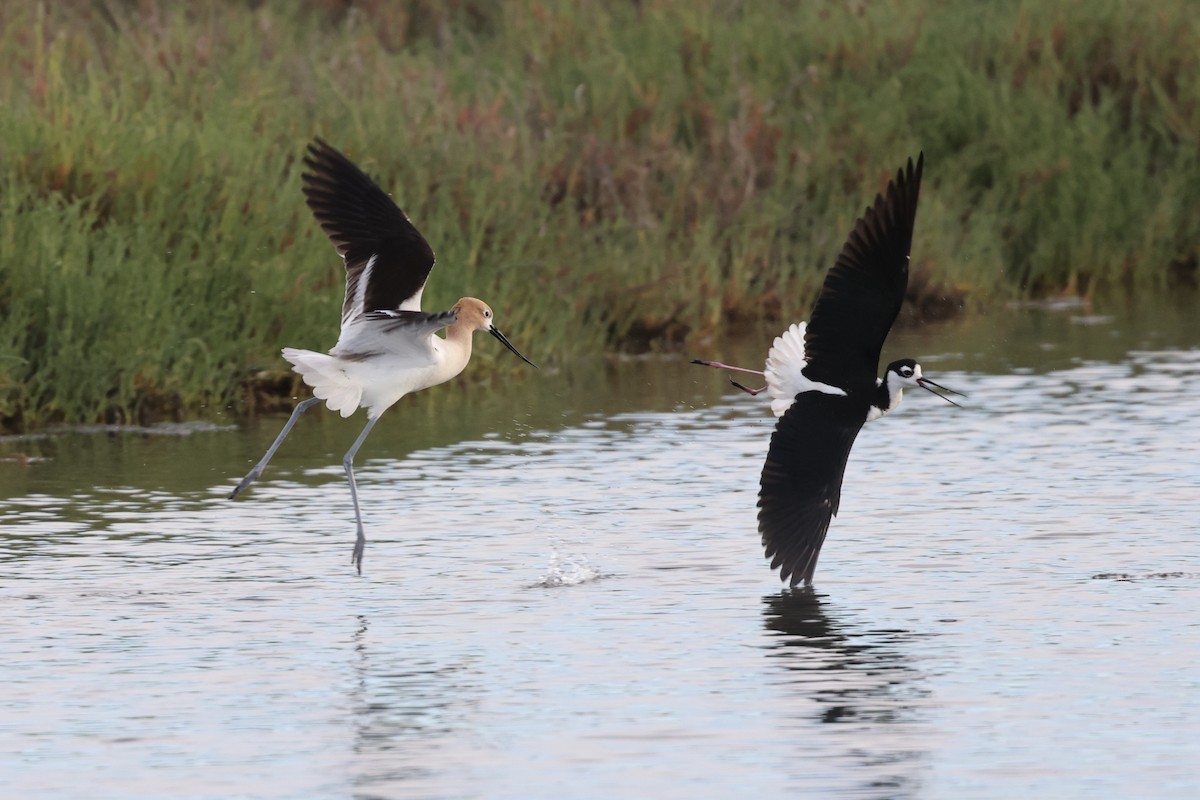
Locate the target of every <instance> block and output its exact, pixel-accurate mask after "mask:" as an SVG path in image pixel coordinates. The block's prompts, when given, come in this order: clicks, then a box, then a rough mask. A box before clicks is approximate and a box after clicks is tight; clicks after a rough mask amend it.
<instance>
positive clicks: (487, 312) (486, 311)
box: [483, 308, 492, 319]
mask: <svg viewBox="0 0 1200 800" xmlns="http://www.w3.org/2000/svg"><path fill="white" fill-rule="evenodd" d="M490 316H492V310H491V309H490V308H485V309H484V310H483V318H484V319H487V318H488V317H490Z"/></svg>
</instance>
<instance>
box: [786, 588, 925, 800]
mask: <svg viewBox="0 0 1200 800" xmlns="http://www.w3.org/2000/svg"><path fill="white" fill-rule="evenodd" d="M763 624H764V626H765V628H766V631H767V634H768V637H769V638H768V643H767V644H766V645H765V648H766V656H767V658H768V659H769V660H771V661H772V662H773V663H774V664H775V666H777V667H779V669H780V671H781V674H782V677H783V685H784V686H786V687H787V688H789V689H791V690H794V693H793V694H792V697H793V698H794V699H799V700H801V701H803V702H801V703H800V704H799V705H791V704H786V703H784V704H781V706H780V707H781V708H783V709H799V710H801V711H802V713H801V714H800V715H799V717H798V718H795V719H794V720H784V721H782V724H783V725H784V726H785V727H789V728H795V729H798V731H797V732H798V737H797V741H798V743H799V742H803V745H802V748H803V749H804V751H805V756H806V758H805V759H804V761H808V760H809V759H811V758H813V757H816V756H818V755H820V757H821V758H828V759H831V760H832V761H834V762H837V763H841V764H843V765H844V766H845V767H846V768H847V769H850V768H853V769H854V770H855V771H856V774H858V773H860V772H861V777H862V778H863V779H864V781H865V782H866V784H867V788H868V789H869V790H870V791H869V794H870V792H873V791H874V790H878V791H880V792H882V794H880V795H879V796H880V797H895V796H903V795H905V794H907V793H908V792H909V791H912V790H915V789H916V788H917V782H918V775H919V773H920V771H921V769H922V766H923V764H924V762H925V761H926V756H927V751H928V748H926V747H924V746H922V739H923V737H924V734H925V733H926V726H925V725H924V724H923V722H922V715H921V713H920V710H921V707H922V706H923V705H924V704H925V703H926V702H927V698H928V697H929V691H928V690H927V689H925V688H923V686H922V684H923V683H924V677H923V676H922V675H921V674H920V673H919V672H918V671H917V670H916V669H915V668H914V667H913V666H912V664H911V663H910V658H909V656H908V655H907V654H906V649H909V646H910V645H911V644H912V640H913V638H914V634H913V633H911V632H909V631H904V630H885V629H870V628H866V627H864V626H863V625H861V624H860V623H859V622H858V621H856V620H854V619H852V615H850V614H848V613H846V611H845V610H843V609H839V608H837V607H836V606H834V605H833V604H831V603H829V602H828V601H827V600H826V599H825V598H824V596H821V595H818V594H817V593H816V592H815V591H813V589H812V588H811V587H806V588H803V589H791V590H785V591H783V592H781V593H779V594H770V595H767V596H765V597H764V598H763ZM814 705H815V709H814ZM814 711H815V713H814ZM814 720H815V721H816V722H817V723H818V725H817V726H816V728H815V729H814V726H813V724H812V723H813V722H814ZM824 723H836V725H833V726H827V725H825V724H824ZM813 738H815V739H817V740H818V741H819V742H820V746H817V747H815V748H814V747H813V742H812V741H809V740H810V739H813ZM829 765H830V762H829V761H826V762H825V766H826V767H828V766H829ZM798 768H799V769H800V770H804V769H805V765H804V763H803V761H802V762H801V763H799V764H798Z"/></svg>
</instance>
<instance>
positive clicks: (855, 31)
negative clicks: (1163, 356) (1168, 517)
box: [0, 0, 1200, 429]
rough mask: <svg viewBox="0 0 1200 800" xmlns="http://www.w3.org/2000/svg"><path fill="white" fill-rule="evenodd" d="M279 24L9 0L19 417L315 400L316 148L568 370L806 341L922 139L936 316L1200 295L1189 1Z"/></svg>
mask: <svg viewBox="0 0 1200 800" xmlns="http://www.w3.org/2000/svg"><path fill="white" fill-rule="evenodd" d="M254 5H258V4H251V3H233V2H226V3H216V2H202V3H195V4H187V5H186V7H185V6H184V5H182V4H168V3H159V2H154V0H147V1H145V2H140V3H125V2H117V1H114V2H109V3H98V4H79V5H76V4H50V3H41V4H6V5H4V6H3V7H0V63H2V64H3V65H4V67H3V69H2V71H0V107H2V110H0V181H2V184H0V185H3V187H4V191H3V195H2V196H0V311H2V312H3V314H2V316H0V426H2V427H5V428H8V429H22V428H29V427H36V426H39V425H44V424H47V423H52V422H59V421H65V422H80V421H95V420H109V421H112V420H116V421H135V420H141V421H145V420H153V419H157V418H164V417H171V418H178V417H186V416H197V415H203V414H204V413H205V409H206V408H222V409H225V408H230V409H232V410H234V411H236V412H242V413H245V412H254V411H256V410H262V409H268V408H275V407H279V406H281V405H287V404H288V403H289V401H288V399H287V398H288V396H289V394H290V393H292V392H295V391H298V390H299V387H298V386H297V385H296V383H295V381H294V380H293V379H292V378H291V377H290V376H289V375H288V373H286V371H285V370H284V367H285V366H286V365H285V364H284V362H282V360H281V359H280V357H279V354H278V353H279V348H280V347H281V346H284V345H291V346H299V347H308V348H312V349H322V350H323V349H327V348H328V347H330V346H331V345H332V344H333V342H334V340H335V338H336V333H337V331H336V324H337V319H338V310H339V308H340V302H341V293H342V275H341V266H340V263H339V262H338V260H337V259H336V257H335V256H334V254H333V251H332V248H331V247H330V246H329V244H328V242H327V240H325V238H324V236H323V235H322V234H321V233H320V231H319V230H318V229H317V226H316V225H315V224H314V223H313V222H312V220H311V217H310V215H309V214H308V211H307V209H306V208H305V206H304V205H303V202H302V197H301V195H300V191H299V173H300V164H299V157H300V155H301V153H302V151H303V147H304V145H305V143H306V142H307V141H308V140H310V139H311V137H312V136H313V135H321V136H323V137H325V138H326V139H328V140H329V141H330V142H332V143H333V144H334V145H335V146H337V147H339V148H341V149H343V150H344V151H346V152H347V153H348V154H349V155H350V156H351V157H352V158H353V159H355V160H356V161H357V162H358V163H359V164H360V165H361V166H362V167H363V168H364V169H365V170H366V171H367V172H368V173H370V174H371V175H372V176H374V177H375V178H376V179H377V180H378V181H379V182H380V183H381V185H383V186H384V187H385V189H387V190H388V191H390V192H392V193H393V196H394V197H395V198H396V200H397V201H398V202H399V203H400V205H401V206H402V207H404V208H405V210H406V211H407V212H408V213H409V215H410V216H411V217H412V218H413V220H414V221H415V222H416V224H417V225H418V226H419V227H420V228H421V230H422V231H423V232H424V233H425V235H426V236H427V238H428V239H429V240H430V242H431V243H432V244H433V246H434V249H435V250H436V251H437V253H438V263H439V267H438V268H437V270H436V271H435V273H434V278H433V280H431V282H430V286H429V289H428V291H427V292H426V294H425V301H426V306H427V307H428V308H439V307H440V308H445V307H448V306H449V304H451V303H452V302H453V301H454V300H455V299H456V298H457V297H459V296H460V295H462V294H472V295H477V296H479V297H482V298H484V299H486V300H487V301H488V302H489V303H491V304H492V305H493V307H495V308H496V310H497V313H498V315H499V323H500V325H501V327H502V328H503V329H504V330H505V332H506V333H507V334H508V335H509V336H510V337H511V338H512V339H513V341H514V342H516V343H517V344H518V346H520V347H521V348H522V349H523V350H525V351H526V352H527V353H528V354H529V355H530V356H531V357H532V358H533V359H534V360H535V361H538V362H539V363H545V364H547V365H553V364H554V363H556V362H558V361H561V360H565V359H570V358H575V357H579V356H581V355H597V354H600V353H603V352H606V351H614V350H642V349H657V350H670V349H676V348H680V347H684V346H689V345H691V346H696V345H697V344H698V343H702V342H705V341H708V340H709V339H710V338H713V337H716V336H729V335H732V334H736V332H737V331H738V330H739V329H741V328H742V326H749V325H755V326H757V325H758V324H760V323H763V322H766V323H777V322H780V321H782V320H785V319H800V318H803V317H804V316H805V314H806V311H807V309H808V307H809V306H810V304H811V301H812V298H813V296H814V294H815V292H816V291H817V289H818V288H819V286H820V281H821V280H822V278H823V276H824V272H825V270H826V269H827V268H828V266H829V265H830V263H832V259H833V257H834V255H835V254H836V250H837V248H838V246H839V245H840V243H841V241H842V239H843V238H844V236H845V234H846V232H847V231H848V230H849V228H850V226H851V225H852V224H853V220H854V217H855V216H856V215H857V214H858V213H860V212H861V210H862V208H863V207H864V206H865V205H866V203H867V202H868V201H869V200H870V199H871V197H872V196H873V194H874V192H876V191H878V190H880V189H882V188H883V186H884V185H885V183H886V181H887V179H888V177H889V176H890V175H892V174H894V172H895V170H896V169H897V168H898V167H899V166H900V165H901V163H902V162H903V159H904V158H905V157H907V156H909V155H915V154H916V153H917V152H918V151H919V150H922V149H923V150H924V151H925V153H926V157H927V161H928V163H927V171H926V188H925V190H924V192H923V196H922V209H921V215H920V218H919V221H918V229H917V239H916V242H915V245H914V254H913V255H914V280H913V292H912V297H911V300H912V303H911V305H910V308H911V309H913V312H912V316H915V317H920V316H922V315H926V316H929V315H935V316H936V315H943V314H946V313H954V312H955V311H957V310H960V309H963V308H966V309H970V308H973V307H977V306H980V305H986V304H988V303H994V302H997V301H1000V300H1008V299H1012V298H1014V297H1020V296H1030V295H1033V296H1037V295H1044V294H1055V293H1060V292H1073V293H1077V294H1084V295H1088V294H1092V293H1095V292H1099V291H1120V292H1139V293H1143V294H1145V293H1155V292H1165V291H1167V290H1169V289H1171V288H1172V287H1174V286H1177V285H1179V284H1180V283H1181V282H1183V283H1187V282H1194V281H1195V278H1196V273H1197V261H1198V252H1200V246H1198V244H1197V243H1198V242H1200V212H1198V209H1200V141H1198V138H1200V133H1198V132H1200V51H1198V50H1197V48H1196V47H1195V42H1196V41H1198V40H1200V19H1198V18H1197V16H1196V15H1195V14H1194V13H1193V6H1192V4H1191V3H1190V2H1188V0H1162V2H1154V3H1151V2H1136V1H1134V0H1128V1H1127V2H1120V1H1119V0H1096V1H1094V2H1084V1H1083V0H1062V2H1057V3H1039V2H1034V1H1033V0H1001V1H1000V2H995V3H972V2H952V1H951V0H945V1H944V2H934V1H932V0H931V2H926V3H909V2H902V0H890V1H889V0H880V1H879V2H811V3H791V2H783V0H778V1H777V2H775V1H766V0H764V2H761V3H758V2H756V3H694V2H688V1H687V0H660V1H659V2H652V1H650V0H647V2H643V3H632V2H624V1H621V2H618V0H610V2H594V3H575V2H566V0H544V1H543V2H533V1H532V0H525V1H524V2H512V3H507V2H505V3H501V2H499V0H495V1H494V2H485V0H476V1H474V2H472V0H454V1H453V2H445V3H435V2H432V1H431V0H410V1H409V2H398V3H391V4H388V3H364V4H363V5H362V6H361V7H351V6H349V5H348V4H345V3H340V2H333V0H329V1H328V2H318V3H312V4H309V5H306V6H299V5H296V6H291V5H288V6H285V5H283V4H270V3H266V4H261V6H260V7H257V8H253V7H252V6H254ZM476 361H477V362H478V363H475V364H473V365H472V369H471V370H470V371H469V372H470V374H471V375H474V376H477V377H478V376H486V375H487V374H489V373H491V372H494V371H495V370H513V369H517V368H518V366H517V365H514V364H513V363H512V362H511V360H510V359H508V357H507V354H505V353H502V352H492V349H491V348H479V351H478V352H477V355H476Z"/></svg>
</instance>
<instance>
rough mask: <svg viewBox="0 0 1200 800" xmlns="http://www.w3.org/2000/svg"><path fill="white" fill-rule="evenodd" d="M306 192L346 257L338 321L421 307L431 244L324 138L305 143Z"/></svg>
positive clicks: (313, 209) (309, 204)
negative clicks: (342, 299) (344, 286)
mask: <svg viewBox="0 0 1200 800" xmlns="http://www.w3.org/2000/svg"><path fill="white" fill-rule="evenodd" d="M304 165H305V166H306V167H308V169H309V171H308V172H305V173H304V174H303V175H302V176H301V180H302V182H303V186H304V197H305V199H306V200H307V202H308V207H309V208H311V209H312V212H313V216H314V217H316V219H317V222H318V223H320V225H321V229H322V230H324V231H325V233H326V234H327V235H328V236H329V238H330V240H331V241H332V242H333V244H334V246H335V247H336V248H337V251H338V253H339V254H340V255H341V256H342V258H344V259H345V260H346V300H345V302H344V303H343V304H342V324H343V325H344V324H345V323H346V322H348V321H349V320H351V319H354V318H356V317H358V316H360V315H362V314H368V313H370V312H373V311H397V310H404V311H419V310H420V308H421V291H422V290H423V289H424V288H425V281H426V279H428V277H429V272H430V270H432V269H433V260H434V257H433V249H432V248H431V247H430V246H429V243H428V242H427V241H425V237H424V236H422V235H421V232H420V231H418V230H417V229H416V228H415V227H414V226H413V224H412V222H410V221H409V219H408V217H407V216H405V214H404V212H403V211H401V210H400V208H399V206H397V205H396V204H395V203H394V202H392V199H391V198H390V197H388V196H387V194H385V193H384V191H383V190H382V189H380V188H379V186H378V185H376V183H375V182H374V181H372V180H371V179H370V178H368V177H367V176H366V175H365V174H363V172H362V171H361V170H360V169H359V168H358V167H356V166H355V165H354V164H353V162H351V161H350V159H348V158H346V157H345V156H344V155H342V154H341V153H340V152H338V151H337V150H336V149H334V148H333V147H331V146H330V145H329V144H328V143H327V142H325V141H323V140H321V139H320V138H318V139H315V140H314V141H313V143H312V144H310V145H309V146H308V153H307V155H306V156H305V158H304Z"/></svg>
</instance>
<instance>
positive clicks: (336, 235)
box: [230, 139, 535, 573]
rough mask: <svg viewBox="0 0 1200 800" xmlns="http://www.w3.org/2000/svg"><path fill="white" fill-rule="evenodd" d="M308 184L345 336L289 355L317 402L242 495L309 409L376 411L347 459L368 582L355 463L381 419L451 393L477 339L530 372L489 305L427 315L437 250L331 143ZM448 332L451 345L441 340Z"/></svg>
mask: <svg viewBox="0 0 1200 800" xmlns="http://www.w3.org/2000/svg"><path fill="white" fill-rule="evenodd" d="M304 164H305V166H306V167H308V170H309V171H308V172H306V173H304V174H303V176H302V178H301V179H302V182H303V190H304V197H305V199H306V200H307V202H308V207H309V208H311V209H312V212H313V216H315V217H316V219H317V222H318V223H319V224H320V226H321V229H322V230H324V231H325V233H326V234H327V235H328V236H329V238H330V240H332V242H333V244H334V246H335V247H336V248H337V251H338V254H339V255H341V256H342V258H343V259H344V260H345V264H346V299H345V302H344V303H343V304H342V330H341V334H340V335H339V336H338V341H337V344H336V345H334V347H333V349H332V350H330V351H329V353H328V354H325V353H314V352H313V351H311V350H297V349H295V348H291V347H285V348H284V349H283V357H284V358H286V359H287V360H288V361H290V362H291V363H292V366H293V368H294V369H295V370H296V372H298V373H300V375H301V377H302V378H303V379H304V382H305V383H307V384H308V385H309V386H311V387H312V390H313V396H312V397H310V398H308V399H307V400H304V401H302V402H300V403H299V404H298V405H297V406H296V408H295V410H294V411H293V412H292V416H291V417H289V418H288V421H287V423H286V424H285V425H284V426H283V430H282V431H280V433H279V436H278V437H277V438H276V439H275V442H274V443H273V444H272V445H271V446H270V448H268V449H267V452H266V455H264V456H263V457H262V460H260V461H259V462H258V464H256V465H255V466H254V469H252V470H250V472H249V474H247V475H246V477H244V478H242V481H241V483H239V484H238V485H237V488H235V489H234V490H233V494H231V495H230V497H231V498H233V497H237V495H238V493H239V492H241V491H242V490H243V489H245V488H246V487H247V486H249V485H250V484H251V483H253V482H254V480H255V479H256V478H258V476H259V475H261V474H262V471H263V468H264V467H266V466H267V462H269V461H270V460H271V456H273V455H275V451H276V450H277V449H279V445H280V444H281V443H282V442H283V440H284V439H285V438H286V437H287V435H288V433H289V432H290V431H291V430H292V426H293V425H295V424H296V420H297V419H299V417H300V415H301V414H303V413H304V412H305V411H306V410H307V409H308V408H309V407H311V406H313V405H314V404H316V403H319V402H321V401H322V400H324V401H325V403H326V405H328V406H329V408H330V409H331V410H333V411H337V412H338V413H340V414H341V415H342V416H343V417H348V416H350V415H351V414H353V413H354V412H355V411H356V410H358V409H359V408H365V409H367V425H366V427H365V428H363V431H362V433H360V434H359V436H358V438H357V439H355V441H354V444H353V445H351V447H350V450H349V451H347V453H346V455H345V457H344V458H343V459H342V465H343V466H344V467H345V470H346V480H347V481H348V482H349V483H350V498H351V500H353V501H354V520H355V522H356V524H357V526H358V537H357V539H356V540H355V542H354V553H353V555H352V557H351V561H352V563H353V564H355V566H357V567H358V571H359V572H360V573H361V572H362V557H363V548H364V547H365V546H366V536H365V535H364V534H363V522H362V512H361V511H360V510H359V507H358V488H357V487H356V486H355V483H354V466H353V464H354V456H355V454H356V453H357V452H358V448H359V447H361V446H362V443H363V441H364V440H366V438H367V434H369V433H370V432H371V428H373V427H375V423H376V422H378V421H379V417H380V415H382V414H383V412H384V411H387V410H388V409H389V408H390V407H391V406H392V405H393V404H395V402H396V401H397V400H399V399H400V398H401V397H403V396H404V395H406V394H408V393H410V392H417V391H420V390H421V389H428V388H429V387H430V386H436V385H438V384H439V383H445V382H446V381H448V380H450V379H451V378H453V377H454V376H456V375H458V373H460V372H462V371H463V368H464V367H466V366H467V362H468V361H470V359H471V343H472V339H473V334H474V333H475V331H487V332H488V333H490V334H491V335H492V336H495V337H496V338H497V339H499V340H500V343H501V344H503V345H504V346H505V347H507V348H508V349H509V350H510V351H512V352H513V353H514V354H515V355H516V356H517V357H518V358H520V359H521V360H522V361H524V362H526V363H527V364H529V365H530V366H535V365H534V364H533V362H532V361H530V360H529V359H527V358H525V356H523V355H521V353H520V352H518V351H517V348H515V347H513V346H512V344H510V343H509V341H508V339H506V338H505V337H504V334H502V333H500V330H499V328H497V327H496V326H495V324H494V323H493V322H492V309H490V308H489V307H488V306H487V304H486V303H484V302H483V301H482V300H476V299H475V298H474V297H464V298H462V299H461V300H459V301H458V302H457V303H455V304H454V307H453V308H451V309H450V310H449V311H438V312H433V313H426V312H423V311H421V292H422V291H423V290H424V288H425V281H426V279H427V278H428V277H429V272H430V270H432V269H433V260H434V257H433V250H432V249H431V248H430V247H429V243H428V242H426V241H425V237H423V236H422V235H421V233H420V231H418V230H417V229H416V228H415V227H414V226H413V224H412V222H410V221H409V219H408V217H407V216H406V215H405V214H404V212H403V211H401V210H400V208H399V207H398V206H397V205H396V204H395V203H393V202H392V200H391V198H389V197H388V196H387V195H386V194H385V193H384V192H383V190H382V189H380V188H379V187H378V186H377V185H376V184H375V183H374V181H372V180H371V179H370V178H368V177H367V176H366V175H364V174H363V173H362V172H361V171H360V170H359V169H358V167H356V166H354V164H353V163H351V161H350V159H348V158H346V157H345V156H344V155H342V154H341V153H339V152H338V151H337V150H335V149H334V148H332V147H330V146H329V145H328V144H326V143H325V142H324V141H322V140H321V139H316V140H315V141H314V142H313V143H312V144H310V145H309V146H308V155H307V156H306V157H305V159H304ZM443 329H444V330H445V331H446V335H445V338H443V337H441V336H438V335H437V332H438V331H441V330H443Z"/></svg>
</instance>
